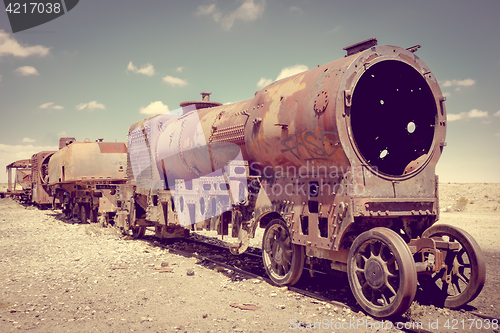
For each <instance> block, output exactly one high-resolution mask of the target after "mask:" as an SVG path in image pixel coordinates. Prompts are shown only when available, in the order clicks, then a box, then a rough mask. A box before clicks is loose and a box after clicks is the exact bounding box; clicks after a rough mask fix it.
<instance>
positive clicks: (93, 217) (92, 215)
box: [90, 208, 99, 223]
mask: <svg viewBox="0 0 500 333" xmlns="http://www.w3.org/2000/svg"><path fill="white" fill-rule="evenodd" d="M98 215H99V211H98V209H97V208H95V209H92V210H91V211H90V222H91V223H96V222H97V221H98Z"/></svg>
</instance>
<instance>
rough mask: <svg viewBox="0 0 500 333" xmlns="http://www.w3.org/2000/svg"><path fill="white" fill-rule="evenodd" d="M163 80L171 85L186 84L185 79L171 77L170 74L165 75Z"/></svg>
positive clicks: (182, 85)
mask: <svg viewBox="0 0 500 333" xmlns="http://www.w3.org/2000/svg"><path fill="white" fill-rule="evenodd" d="M163 81H164V82H166V83H168V84H170V85H171V86H172V87H175V86H178V87H184V86H186V85H187V84H188V82H187V80H183V79H179V78H178V77H173V76H170V75H167V76H165V77H164V78H163Z"/></svg>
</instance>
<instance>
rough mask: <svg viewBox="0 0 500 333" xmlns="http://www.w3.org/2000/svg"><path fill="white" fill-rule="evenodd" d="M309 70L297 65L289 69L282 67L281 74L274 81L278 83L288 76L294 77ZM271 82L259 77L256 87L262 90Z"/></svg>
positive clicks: (304, 66)
mask: <svg viewBox="0 0 500 333" xmlns="http://www.w3.org/2000/svg"><path fill="white" fill-rule="evenodd" d="M308 69H309V68H308V67H307V66H306V65H300V64H297V65H295V66H290V67H284V68H283V69H282V70H281V72H280V73H279V74H278V77H277V78H276V80H274V81H278V80H281V79H284V78H287V77H289V76H292V75H295V74H299V73H302V72H304V71H307V70H308ZM272 82H273V80H271V79H266V78H265V77H261V78H260V80H259V82H257V87H259V88H264V87H265V86H267V85H268V84H271V83H272Z"/></svg>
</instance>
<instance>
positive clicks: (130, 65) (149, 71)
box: [127, 61, 155, 76]
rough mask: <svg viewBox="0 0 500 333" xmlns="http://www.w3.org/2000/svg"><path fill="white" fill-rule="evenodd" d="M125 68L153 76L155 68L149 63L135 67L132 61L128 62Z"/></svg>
mask: <svg viewBox="0 0 500 333" xmlns="http://www.w3.org/2000/svg"><path fill="white" fill-rule="evenodd" d="M127 70H128V71H131V72H134V73H136V74H144V75H147V76H153V75H155V68H154V66H153V65H151V64H150V63H147V64H146V65H143V66H142V67H141V68H137V67H136V66H135V65H134V64H133V63H132V61H131V62H129V63H128V66H127Z"/></svg>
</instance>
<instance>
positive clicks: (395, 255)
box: [348, 228, 417, 317]
mask: <svg viewBox="0 0 500 333" xmlns="http://www.w3.org/2000/svg"><path fill="white" fill-rule="evenodd" d="M348 278H349V284H350V287H351V291H352V293H353V295H354V297H355V298H356V300H357V302H358V303H359V305H360V306H361V307H362V308H363V309H364V310H365V311H366V312H368V313H369V314H371V315H373V316H375V317H389V316H393V315H398V314H402V313H404V312H405V311H406V310H407V309H408V307H409V306H410V305H411V303H412V302H413V299H414V297H415V293H416V289H417V272H416V267H415V262H414V261H413V257H412V255H411V253H410V250H409V248H408V246H407V245H406V243H405V242H404V241H403V239H402V238H401V237H400V236H399V235H398V234H396V233H395V232H394V231H392V230H390V229H387V228H374V229H371V230H369V231H366V232H364V233H362V234H361V235H359V236H358V237H357V238H356V240H355V241H354V243H353V245H352V246H351V249H350V251H349V258H348Z"/></svg>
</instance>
